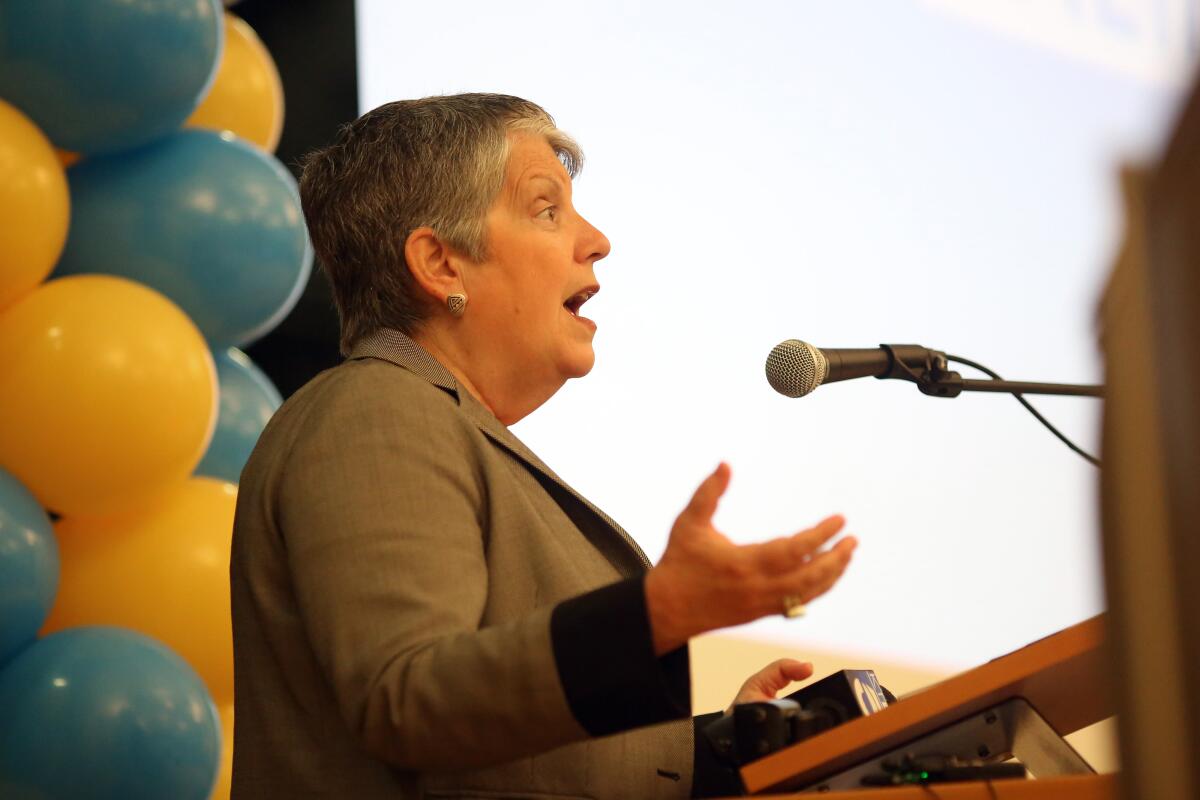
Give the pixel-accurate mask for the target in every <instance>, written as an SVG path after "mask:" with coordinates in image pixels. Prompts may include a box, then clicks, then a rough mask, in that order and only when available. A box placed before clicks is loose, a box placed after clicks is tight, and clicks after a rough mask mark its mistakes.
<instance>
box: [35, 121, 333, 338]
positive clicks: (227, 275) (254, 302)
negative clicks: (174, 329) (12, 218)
mask: <svg viewBox="0 0 1200 800" xmlns="http://www.w3.org/2000/svg"><path fill="white" fill-rule="evenodd" d="M67 178H68V181H69V183H70V187H71V226H70V230H69V233H68V235H67V244H66V248H65V249H64V250H63V254H62V258H61V259H60V260H59V263H58V266H57V268H56V270H55V274H56V275H71V274H78V273H87V272H91V273H97V272H98V273H107V274H109V275H119V276H121V277H125V278H130V279H132V280H135V281H138V282H139V283H144V284H146V285H147V286H150V287H152V288H154V289H157V290H159V291H160V292H162V293H163V294H165V295H166V296H167V297H169V298H170V299H171V300H173V301H175V303H177V304H178V305H179V306H180V307H181V308H182V309H183V310H184V311H185V312H186V313H187V314H188V316H190V317H191V318H192V320H193V321H194V322H195V323H196V325H197V326H199V328H200V330H201V331H202V332H203V333H204V336H205V338H206V339H208V342H209V344H210V345H211V346H212V347H214V348H216V347H221V346H228V345H237V344H244V343H246V342H250V341H252V340H254V339H256V338H258V337H259V336H261V335H263V334H265V333H267V332H268V331H270V330H271V329H272V328H274V327H275V326H276V325H277V324H279V322H280V321H281V320H282V319H283V318H284V317H285V316H286V315H287V313H288V312H289V311H291V310H292V307H293V306H295V304H296V301H297V300H299V298H300V293H301V292H302V291H303V289H304V284H305V282H306V281H307V280H308V274H309V271H310V269H311V268H312V248H311V247H310V246H309V242H308V233H307V230H306V229H305V227H304V215H303V213H302V212H301V210H300V195H299V193H298V191H297V189H296V181H295V180H294V179H293V178H292V176H291V173H289V172H288V171H287V170H286V169H285V168H284V166H283V165H282V164H280V163H279V162H278V161H277V160H276V159H275V157H274V156H272V155H270V154H268V153H264V152H263V151H262V150H259V149H258V148H256V147H254V146H253V145H250V144H247V143H246V142H243V141H242V140H240V139H238V138H236V137H235V136H233V135H232V134H228V133H225V134H222V133H216V132H214V131H207V130H183V131H180V132H178V133H176V134H173V135H171V136H169V137H167V138H166V139H163V140H161V141H159V142H155V143H154V144H151V145H147V146H146V147H143V148H141V149H139V150H134V151H131V152H128V153H122V154H120V155H115V156H107V157H103V158H89V159H87V160H85V161H82V162H80V163H79V164H76V165H75V166H73V167H72V168H71V169H69V170H68V171H67Z"/></svg>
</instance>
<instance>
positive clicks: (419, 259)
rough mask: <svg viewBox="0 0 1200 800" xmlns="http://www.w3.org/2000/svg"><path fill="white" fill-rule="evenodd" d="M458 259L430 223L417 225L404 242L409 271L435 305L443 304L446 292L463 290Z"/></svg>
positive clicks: (456, 253) (449, 293)
mask: <svg viewBox="0 0 1200 800" xmlns="http://www.w3.org/2000/svg"><path fill="white" fill-rule="evenodd" d="M461 259H462V257H461V255H459V253H458V252H457V251H456V250H454V248H452V247H450V246H449V245H447V244H445V243H444V242H443V241H442V240H441V239H439V238H438V235H437V234H436V233H434V230H433V228H430V227H421V228H417V229H416V230H414V231H413V232H412V233H410V234H409V235H408V239H406V240H405V242H404V260H405V261H406V262H407V263H408V271H409V272H411V273H412V276H413V278H414V279H416V281H417V285H418V286H420V287H421V289H422V290H424V292H425V293H426V294H427V295H428V298H429V299H430V300H432V301H433V302H434V303H436V304H437V305H445V304H446V298H447V297H448V296H450V295H452V294H454V293H455V292H462V291H464V289H463V275H462V268H461Z"/></svg>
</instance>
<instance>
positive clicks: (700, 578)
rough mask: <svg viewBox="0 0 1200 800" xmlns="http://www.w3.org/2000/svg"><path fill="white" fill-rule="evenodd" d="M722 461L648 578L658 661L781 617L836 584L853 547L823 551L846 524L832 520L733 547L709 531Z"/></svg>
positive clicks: (723, 478) (720, 488) (725, 480)
mask: <svg viewBox="0 0 1200 800" xmlns="http://www.w3.org/2000/svg"><path fill="white" fill-rule="evenodd" d="M729 476H730V470H729V465H727V464H724V463H722V464H721V465H719V466H718V467H717V469H716V470H715V471H714V472H713V473H712V474H711V475H709V476H708V477H707V478H705V479H704V481H703V482H702V483H701V484H700V487H699V488H698V489H696V493H695V494H694V495H693V496H692V499H691V502H689V503H688V505H687V508H685V509H684V510H683V511H682V512H681V513H680V514H679V517H678V518H676V520H675V525H674V526H673V527H672V528H671V536H670V539H669V540H668V541H667V549H666V552H664V553H663V556H662V559H661V560H659V562H658V564H657V565H656V566H655V567H654V568H653V569H651V570H650V572H649V573H648V574H647V575H646V608H647V613H648V615H649V618H650V628H651V631H652V633H653V637H654V650H655V653H657V654H658V655H663V654H664V653H668V652H670V651H671V650H674V649H675V648H677V647H681V646H682V645H684V644H685V643H686V642H687V640H688V639H690V638H691V637H693V636H698V635H699V634H702V633H705V632H707V631H712V630H717V629H719V628H727V627H730V626H733V625H741V624H744V623H746V622H752V621H753V620H756V619H758V618H760V617H765V616H769V615H771V614H779V613H783V611H784V609H785V607H786V606H787V605H789V604H794V603H796V602H799V603H807V602H809V601H810V600H812V599H814V598H816V597H819V596H820V595H822V594H824V593H825V592H827V591H829V589H830V588H831V587H832V586H833V585H834V583H836V582H837V579H838V578H839V577H841V575H842V572H843V571H844V570H845V569H846V565H847V564H848V563H849V562H850V555H851V553H852V552H853V551H854V548H855V546H856V545H857V542H856V541H855V539H854V538H853V537H851V536H847V537H845V538H843V539H842V540H841V541H839V542H837V544H835V545H834V546H833V547H830V548H828V549H822V546H823V545H824V544H825V543H826V542H828V541H829V540H830V539H832V538H833V537H834V536H835V535H837V533H838V532H839V531H840V530H841V529H842V527H843V526H844V525H845V520H844V519H843V518H842V517H841V516H836V515H835V516H832V517H829V518H828V519H825V520H823V521H821V522H820V523H818V524H817V525H815V526H814V527H812V528H808V529H807V530H803V531H800V532H799V533H796V534H793V535H792V536H784V537H781V538H779V539H773V540H771V541H769V542H763V543H762V544H748V545H736V544H734V543H733V542H731V541H730V540H729V539H728V538H727V537H725V536H724V535H723V534H722V533H721V532H720V531H718V530H717V529H716V528H714V527H713V523H712V518H713V514H714V513H715V512H716V510H717V502H718V501H719V500H720V498H721V495H723V494H724V493H725V489H726V488H728V486H729Z"/></svg>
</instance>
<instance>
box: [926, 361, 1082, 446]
mask: <svg viewBox="0 0 1200 800" xmlns="http://www.w3.org/2000/svg"><path fill="white" fill-rule="evenodd" d="M946 360H947V361H954V362H956V363H958V364H966V365H967V366H968V367H972V368H974V369H977V370H979V371H980V372H982V373H983V374H985V375H987V376H989V377H991V378H992V379H993V380H997V381H1002V380H1004V378H1001V377H1000V376H999V375H997V374H996V373H995V372H993V371H992V370H990V369H988V368H987V367H985V366H984V365H983V364H977V363H975V362H974V361H971V360H970V359H968V358H961V357H959V356H952V355H950V354H949V353H947V354H946ZM1012 396H1013V397H1015V398H1017V402H1018V403H1020V404H1021V405H1023V406H1025V408H1027V409H1029V413H1030V414H1033V416H1035V417H1037V421H1038V422H1040V423H1042V424H1043V425H1045V426H1046V428H1047V429H1049V431H1050V432H1051V433H1053V434H1054V435H1055V436H1057V437H1058V438H1059V439H1060V440H1061V441H1062V443H1063V444H1065V445H1066V446H1067V447H1069V448H1071V449H1072V450H1074V451H1075V452H1076V453H1078V454H1079V455H1080V456H1082V457H1083V459H1084V460H1085V461H1087V462H1088V463H1090V464H1091V465H1092V466H1094V467H1099V466H1100V459H1098V458H1096V457H1095V456H1093V455H1091V454H1090V453H1086V452H1084V451H1083V449H1082V448H1080V447H1079V445H1077V444H1075V443H1074V442H1072V441H1071V440H1070V439H1068V438H1067V437H1066V436H1064V435H1063V433H1062V431H1060V430H1059V429H1058V428H1056V427H1054V426H1053V425H1051V424H1050V420H1048V419H1046V418H1045V417H1043V416H1042V415H1041V414H1040V413H1039V412H1038V410H1037V409H1036V408H1034V407H1033V406H1031V405H1030V404H1029V401H1028V400H1026V399H1025V397H1024V395H1020V394H1017V393H1016V392H1013V393H1012Z"/></svg>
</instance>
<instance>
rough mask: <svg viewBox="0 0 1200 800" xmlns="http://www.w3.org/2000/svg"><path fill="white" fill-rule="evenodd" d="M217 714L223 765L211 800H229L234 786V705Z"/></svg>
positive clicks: (222, 709)
mask: <svg viewBox="0 0 1200 800" xmlns="http://www.w3.org/2000/svg"><path fill="white" fill-rule="evenodd" d="M217 712H218V713H219V714H220V715H221V765H220V767H219V768H218V769H217V784H216V786H214V787H213V791H212V794H211V795H210V796H209V800H229V791H230V789H231V788H232V784H233V703H227V704H226V705H223V706H221V707H220V708H218V709H217Z"/></svg>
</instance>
